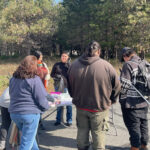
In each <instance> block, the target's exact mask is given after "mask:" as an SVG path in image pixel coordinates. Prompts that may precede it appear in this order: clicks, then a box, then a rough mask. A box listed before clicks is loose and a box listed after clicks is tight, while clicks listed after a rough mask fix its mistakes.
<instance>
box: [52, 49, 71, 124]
mask: <svg viewBox="0 0 150 150" xmlns="http://www.w3.org/2000/svg"><path fill="white" fill-rule="evenodd" d="M69 67H70V62H69V52H67V51H64V52H63V53H62V54H61V62H57V63H55V64H54V66H53V68H52V71H51V77H52V78H53V79H54V88H55V91H56V92H63V93H67V92H68V89H67V84H68V83H67V71H68V68H69ZM61 79H62V80H63V83H64V84H63V85H62V86H61V88H60V83H61V82H60V81H61ZM66 107H67V113H66V122H67V123H66V125H67V126H71V125H72V106H71V105H67V106H66ZM62 110H63V106H59V107H57V116H56V122H55V123H54V125H55V126H57V125H60V124H61V121H62V118H61V116H62Z"/></svg>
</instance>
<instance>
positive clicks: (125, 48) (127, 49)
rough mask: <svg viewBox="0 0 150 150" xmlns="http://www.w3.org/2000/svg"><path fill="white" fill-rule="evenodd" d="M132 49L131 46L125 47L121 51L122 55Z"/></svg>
mask: <svg viewBox="0 0 150 150" xmlns="http://www.w3.org/2000/svg"><path fill="white" fill-rule="evenodd" d="M131 50H132V49H131V48H130V47H124V48H123V49H122V51H121V55H122V56H123V55H124V54H125V53H127V52H128V51H131Z"/></svg>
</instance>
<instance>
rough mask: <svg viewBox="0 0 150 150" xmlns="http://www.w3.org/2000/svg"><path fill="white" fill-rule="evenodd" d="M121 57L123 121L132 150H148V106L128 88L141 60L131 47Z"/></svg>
mask: <svg viewBox="0 0 150 150" xmlns="http://www.w3.org/2000/svg"><path fill="white" fill-rule="evenodd" d="M121 56H122V60H123V61H125V63H124V65H123V68H122V71H121V75H120V80H121V83H122V86H121V93H120V100H119V101H120V104H121V109H122V115H123V120H124V123H125V126H126V127H127V129H128V132H129V135H130V144H131V150H139V148H140V150H148V148H147V144H148V119H147V113H148V106H147V103H146V102H145V100H144V99H143V98H142V97H141V96H140V95H139V94H138V93H137V91H136V90H135V89H134V88H133V87H132V86H127V85H128V83H130V82H132V78H133V74H134V71H136V68H137V67H138V62H140V61H141V58H140V57H138V56H137V54H136V53H135V51H134V50H133V49H132V48H129V47H125V48H123V49H122V54H121Z"/></svg>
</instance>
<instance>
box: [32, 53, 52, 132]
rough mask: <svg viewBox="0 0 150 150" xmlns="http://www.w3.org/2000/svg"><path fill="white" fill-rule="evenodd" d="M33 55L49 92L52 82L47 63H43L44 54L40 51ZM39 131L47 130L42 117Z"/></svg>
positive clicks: (39, 74)
mask: <svg viewBox="0 0 150 150" xmlns="http://www.w3.org/2000/svg"><path fill="white" fill-rule="evenodd" d="M33 55H34V56H35V57H36V58H37V60H38V64H37V66H38V68H37V72H38V76H39V77H40V78H41V80H42V82H43V85H44V87H45V89H46V90H47V88H48V80H50V74H49V69H48V67H47V65H46V63H44V62H43V54H42V52H40V51H35V52H34V53H33ZM39 129H41V130H45V127H44V125H43V122H42V116H41V117H40V121H39Z"/></svg>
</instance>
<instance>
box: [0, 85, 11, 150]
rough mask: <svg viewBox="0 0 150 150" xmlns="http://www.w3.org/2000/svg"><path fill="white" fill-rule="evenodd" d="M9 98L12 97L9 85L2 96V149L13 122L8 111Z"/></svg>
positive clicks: (0, 103)
mask: <svg viewBox="0 0 150 150" xmlns="http://www.w3.org/2000/svg"><path fill="white" fill-rule="evenodd" d="M9 100H10V97H9V87H8V88H7V89H5V91H4V92H3V94H2V95H1V97H0V107H1V117H2V124H1V128H0V150H2V149H5V145H6V138H7V134H8V130H9V127H10V124H11V118H10V114H9V112H8V107H9Z"/></svg>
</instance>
